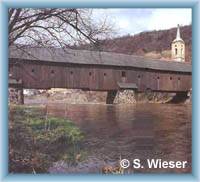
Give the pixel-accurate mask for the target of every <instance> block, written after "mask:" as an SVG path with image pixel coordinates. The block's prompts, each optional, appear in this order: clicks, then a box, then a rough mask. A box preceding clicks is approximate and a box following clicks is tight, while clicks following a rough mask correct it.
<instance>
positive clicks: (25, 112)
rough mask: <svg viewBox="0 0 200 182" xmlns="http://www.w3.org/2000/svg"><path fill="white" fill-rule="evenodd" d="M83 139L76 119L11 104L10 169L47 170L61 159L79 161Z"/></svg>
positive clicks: (15, 170) (34, 171) (31, 171)
mask: <svg viewBox="0 0 200 182" xmlns="http://www.w3.org/2000/svg"><path fill="white" fill-rule="evenodd" d="M83 138H84V135H83V133H82V132H81V131H80V129H79V128H78V127H76V126H75V125H74V123H73V122H71V121H69V120H66V119H62V118H55V117H49V116H47V115H46V113H45V110H44V109H43V108H39V107H28V106H15V105H10V110H9V171H10V172H11V173H18V172H19V173H44V172H47V170H48V168H49V166H50V165H52V163H53V162H56V161H58V160H65V161H67V162H68V163H72V164H73V163H76V162H78V161H79V160H81V158H82V157H83V155H82V153H83V152H82V150H81V148H80V144H81V141H82V140H83Z"/></svg>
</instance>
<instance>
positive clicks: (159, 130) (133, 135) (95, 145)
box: [48, 104, 191, 173]
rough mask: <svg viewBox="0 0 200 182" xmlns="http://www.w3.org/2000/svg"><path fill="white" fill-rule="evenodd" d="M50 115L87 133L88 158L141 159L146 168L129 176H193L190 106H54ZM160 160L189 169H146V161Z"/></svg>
mask: <svg viewBox="0 0 200 182" xmlns="http://www.w3.org/2000/svg"><path fill="white" fill-rule="evenodd" d="M48 112H49V114H52V115H56V116H62V117H66V118H68V119H71V120H73V121H74V122H75V123H76V124H77V125H78V126H79V127H80V128H81V130H82V131H83V132H84V133H85V136H86V139H85V141H84V144H83V147H84V148H85V149H86V150H87V151H88V155H89V156H92V157H93V159H95V160H96V159H98V160H100V161H103V163H104V164H109V163H110V164H112V163H113V162H118V161H119V158H120V157H121V158H126V159H129V160H133V159H136V158H138V159H141V161H142V164H144V166H145V168H144V169H138V170H136V169H135V170H132V169H129V172H178V173H185V172H191V105H170V104H163V105H161V104H136V105H113V106H112V105H100V104H99V105H98V104H96V105H93V104H90V105H85V104H84V105H65V104H51V105H48ZM159 158H161V159H163V160H168V161H169V160H173V161H178V160H180V161H188V163H189V165H188V166H187V167H186V168H185V169H176V168H175V169H148V168H147V167H146V164H145V161H146V159H159ZM89 167H90V166H87V169H88V168H89ZM83 170H84V169H83ZM91 171H92V170H91ZM91 171H89V172H91ZM66 172H68V171H66ZM92 172H97V171H95V170H94V171H92Z"/></svg>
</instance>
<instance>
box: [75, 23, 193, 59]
mask: <svg viewBox="0 0 200 182" xmlns="http://www.w3.org/2000/svg"><path fill="white" fill-rule="evenodd" d="M176 30H177V29H176V28H172V29H169V30H159V31H149V32H142V33H139V34H136V35H134V36H131V35H127V36H123V37H119V38H114V39H106V40H101V41H100V42H99V45H98V47H100V49H101V50H102V51H108V52H116V53H124V54H136V55H142V56H147V57H152V58H158V59H161V58H162V59H170V58H171V51H170V50H171V42H172V41H173V40H174V39H175V37H176ZM180 31H181V37H182V38H183V40H184V41H185V45H186V61H187V62H189V61H191V58H192V27H191V25H190V26H183V27H181V29H180ZM76 48H78V49H92V50H95V48H94V47H91V45H88V44H87V45H81V46H79V47H76Z"/></svg>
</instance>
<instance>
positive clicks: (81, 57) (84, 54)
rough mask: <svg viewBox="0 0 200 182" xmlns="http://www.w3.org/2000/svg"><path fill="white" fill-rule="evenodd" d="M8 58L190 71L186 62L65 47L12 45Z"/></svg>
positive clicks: (190, 67) (189, 66)
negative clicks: (21, 47)
mask: <svg viewBox="0 0 200 182" xmlns="http://www.w3.org/2000/svg"><path fill="white" fill-rule="evenodd" d="M9 58H13V59H16V58H17V59H19V60H36V61H47V62H48V61H49V62H62V63H71V64H84V65H85V64H87V65H105V66H106V65H107V66H122V67H136V68H145V69H153V70H163V71H176V72H189V73H191V72H192V66H191V64H188V63H180V62H175V61H162V60H154V59H150V58H146V57H142V56H135V55H126V54H118V53H112V52H99V51H89V50H73V49H65V51H64V50H63V49H61V48H48V49H47V48H41V47H26V48H24V49H19V48H16V47H15V46H12V47H10V48H9Z"/></svg>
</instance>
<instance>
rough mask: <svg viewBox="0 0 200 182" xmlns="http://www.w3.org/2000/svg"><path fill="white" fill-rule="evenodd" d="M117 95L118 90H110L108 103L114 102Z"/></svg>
mask: <svg viewBox="0 0 200 182" xmlns="http://www.w3.org/2000/svg"><path fill="white" fill-rule="evenodd" d="M116 95H117V90H110V91H108V93H107V98H106V104H113V102H114V100H115V96H116Z"/></svg>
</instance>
